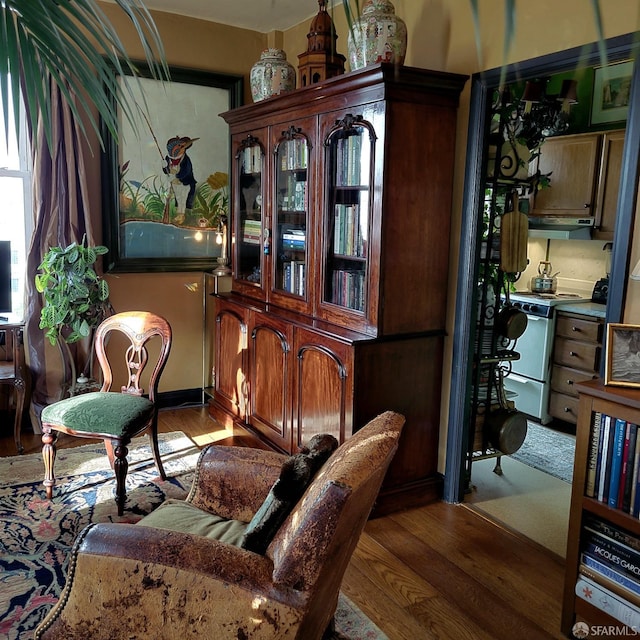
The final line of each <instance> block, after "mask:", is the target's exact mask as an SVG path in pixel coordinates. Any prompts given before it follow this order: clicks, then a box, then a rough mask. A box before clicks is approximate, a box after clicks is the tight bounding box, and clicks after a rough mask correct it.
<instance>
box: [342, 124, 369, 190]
mask: <svg viewBox="0 0 640 640" xmlns="http://www.w3.org/2000/svg"><path fill="white" fill-rule="evenodd" d="M362 160H363V158H362V137H361V136H360V135H357V134H353V135H349V136H347V137H345V138H338V142H337V145H336V185H338V186H356V185H366V184H369V176H368V172H369V163H368V162H363V161H362Z"/></svg>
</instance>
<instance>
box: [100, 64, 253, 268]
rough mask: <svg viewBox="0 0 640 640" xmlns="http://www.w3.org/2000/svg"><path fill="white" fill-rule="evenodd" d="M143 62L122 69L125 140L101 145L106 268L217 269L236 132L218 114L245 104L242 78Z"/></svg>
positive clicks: (121, 128) (121, 123)
mask: <svg viewBox="0 0 640 640" xmlns="http://www.w3.org/2000/svg"><path fill="white" fill-rule="evenodd" d="M136 66H137V68H138V69H139V71H140V76H141V77H139V78H135V77H133V76H131V75H127V74H123V75H118V77H117V80H118V83H119V85H120V86H119V88H120V90H121V91H123V92H125V93H128V94H129V95H132V96H133V97H134V98H135V101H136V109H135V112H134V113H132V114H130V116H128V115H127V114H123V113H120V111H121V109H120V106H119V105H118V106H117V110H118V127H119V131H118V141H117V143H116V142H114V140H113V138H112V137H110V136H105V138H106V139H107V140H108V142H107V145H106V147H105V150H104V152H103V154H102V171H101V174H102V193H103V220H104V244H105V245H106V246H107V247H108V249H109V253H108V254H107V256H106V262H105V268H106V269H107V270H108V271H116V272H117V271H119V272H143V271H207V270H210V269H213V268H214V267H215V266H216V259H217V258H218V257H219V256H220V253H221V249H222V244H221V242H220V239H221V223H222V222H223V221H225V220H226V216H227V215H228V213H229V188H228V185H229V174H230V138H229V130H228V125H227V124H226V122H225V121H224V120H223V118H221V117H220V115H219V114H220V113H223V112H225V111H228V110H229V109H233V108H235V107H237V106H239V105H240V104H241V103H242V92H243V80H242V77H241V76H235V75H227V74H221V73H210V72H205V71H198V70H193V69H185V68H180V67H170V68H169V70H170V78H171V80H170V81H168V82H163V81H160V80H156V79H154V78H153V77H151V73H150V71H149V68H148V66H146V65H145V64H143V63H136ZM222 216H224V217H225V218H222V220H221V217H222Z"/></svg>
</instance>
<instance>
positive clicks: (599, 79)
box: [591, 61, 633, 124]
mask: <svg viewBox="0 0 640 640" xmlns="http://www.w3.org/2000/svg"><path fill="white" fill-rule="evenodd" d="M632 74H633V62H632V61H626V62H618V63H617V64H609V65H607V66H606V67H596V68H595V69H594V76H593V99H592V102H591V124H604V123H607V122H620V121H622V120H626V118H627V112H628V111H629V98H630V95H631V76H632Z"/></svg>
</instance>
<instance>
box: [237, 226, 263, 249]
mask: <svg viewBox="0 0 640 640" xmlns="http://www.w3.org/2000/svg"><path fill="white" fill-rule="evenodd" d="M261 235H262V222H261V221H260V220H243V221H242V241H243V242H246V243H247V244H260V236H261Z"/></svg>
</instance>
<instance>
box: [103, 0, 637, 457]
mask: <svg viewBox="0 0 640 640" xmlns="http://www.w3.org/2000/svg"><path fill="white" fill-rule="evenodd" d="M504 4H505V2H504V0H482V2H480V3H479V5H480V11H481V52H482V53H481V55H482V59H481V60H479V59H478V55H477V50H476V43H475V35H474V30H473V21H472V16H471V11H470V2H468V1H464V0H394V5H395V7H396V13H397V14H398V15H399V16H401V17H402V18H403V19H404V20H405V21H406V23H407V27H408V41H409V45H408V51H407V57H406V61H405V63H406V64H407V65H411V66H417V67H426V68H431V69H437V70H442V71H451V72H456V73H464V74H468V75H470V74H472V73H475V72H477V71H479V70H481V69H491V68H495V67H498V66H500V65H501V64H502V63H503V62H507V63H512V62H516V61H521V60H527V59H530V58H534V57H537V56H541V55H544V54H548V53H552V52H555V51H559V50H563V49H567V48H571V47H575V46H579V45H581V44H586V43H590V42H593V41H595V40H597V37H598V35H597V32H596V29H595V26H594V22H593V19H592V15H591V9H590V7H591V4H590V3H589V2H587V1H586V0H563V1H562V2H558V1H557V0H538V1H537V2H535V3H533V2H523V1H520V2H517V3H516V4H517V18H516V25H515V34H514V36H515V37H514V43H513V46H512V48H511V49H510V51H509V53H508V56H507V57H506V60H503V53H502V52H503V34H504ZM103 6H104V9H105V11H106V12H107V14H108V15H109V16H110V17H111V18H112V19H113V20H114V22H115V24H116V25H117V26H118V28H119V29H120V32H121V35H122V38H123V40H124V41H125V43H133V42H134V41H135V34H134V33H133V31H132V29H131V27H130V26H128V25H127V24H126V22H125V20H124V19H123V18H122V16H121V15H120V14H119V12H118V10H117V8H116V7H115V6H114V5H107V4H105V5H103ZM601 6H602V11H603V18H604V36H605V37H607V38H608V37H612V36H616V35H621V34H624V33H628V32H631V31H634V30H636V29H638V28H639V25H640V16H639V8H640V3H638V2H637V1H636V0H606V1H605V0H603V1H602V2H601ZM154 18H155V19H156V22H157V26H158V28H159V30H160V33H161V35H162V37H163V40H164V42H165V47H166V53H167V59H168V61H169V63H170V64H172V65H179V66H185V67H192V68H197V69H205V70H206V69H210V70H212V71H223V72H229V73H237V74H243V75H244V76H245V83H246V86H245V100H246V101H250V91H249V86H248V73H249V70H250V68H251V66H252V65H253V63H254V62H255V61H256V60H257V59H258V58H259V55H260V51H261V50H262V49H263V48H264V47H266V46H281V47H282V48H284V49H285V51H286V52H287V57H288V60H289V61H290V62H291V63H292V64H293V65H294V66H297V63H298V55H299V54H300V53H302V52H303V51H305V50H306V46H307V37H306V36H307V32H308V27H309V23H310V20H309V21H308V22H304V23H302V24H300V25H298V26H297V27H295V28H293V29H290V30H288V31H286V32H284V33H279V32H274V33H271V34H260V33H256V32H252V31H246V30H242V29H235V28H230V27H224V26H221V25H217V24H215V23H212V22H206V21H201V20H195V19H189V18H183V17H179V16H175V15H172V14H162V13H154ZM334 21H335V25H336V30H337V33H338V36H339V38H338V51H339V52H341V53H343V54H344V55H345V56H346V55H347V33H348V28H347V26H346V22H345V20H344V15H343V12H342V8H341V7H339V6H338V7H336V9H335V12H334ZM131 55H132V56H134V57H135V56H138V57H139V56H140V55H141V52H140V51H139V50H138V49H137V46H133V45H132V47H131ZM468 103H469V84H467V86H466V87H465V90H464V92H463V94H462V97H461V104H460V109H459V117H458V132H457V140H456V157H457V161H456V167H455V176H454V180H455V193H454V205H453V211H452V240H451V247H452V252H451V268H450V289H451V291H454V290H455V275H456V269H457V261H458V245H459V238H460V236H461V233H463V231H462V230H461V229H460V220H461V207H462V190H463V177H464V164H465V155H466V154H465V146H466V133H467V121H468V111H469V109H468ZM94 169H95V174H94V175H97V172H98V160H97V159H96V160H95V163H94ZM97 184H98V185H99V182H98V183H97ZM98 193H99V189H96V196H97V194H98ZM98 200H99V198H98V197H96V201H97V202H96V203H94V204H95V206H94V210H95V211H96V216H99V215H101V214H100V205H99V202H98ZM634 255H635V256H636V259H637V258H640V247H634ZM201 281H202V278H201V277H200V278H199V277H198V276H197V275H196V274H188V273H185V274H143V275H142V274H141V275H136V274H120V275H118V276H109V282H110V285H111V287H112V290H113V299H114V303H115V304H116V307H117V308H119V309H124V308H134V307H141V306H145V305H146V306H149V307H150V308H154V309H156V310H158V311H160V312H162V313H164V314H165V315H166V316H167V317H168V318H169V320H170V321H171V322H172V324H173V325H174V328H175V329H176V334H178V337H177V339H176V347H175V349H174V352H173V354H172V356H171V360H170V362H169V365H168V367H167V370H166V373H165V375H164V377H163V384H162V387H161V389H162V390H176V389H185V388H192V387H195V386H199V384H200V379H201V375H200V373H199V369H198V368H197V367H195V363H194V360H196V359H197V358H198V357H201V354H202V342H201V341H202V337H201V336H202V291H201V284H199V283H201ZM636 287H637V288H638V289H639V290H640V283H637V285H636ZM636 298H637V299H638V302H637V303H636V301H635V300H636ZM629 304H631V305H634V307H635V306H636V304H637V307H638V308H640V291H639V293H638V295H636V296H633V299H630V303H629ZM454 311H455V300H453V297H452V299H451V302H450V308H449V319H448V326H449V330H450V331H449V334H450V335H452V333H453V317H454ZM448 353H449V356H450V345H449V352H448ZM445 370H447V368H445ZM447 383H448V379H447V377H446V376H445V389H444V391H443V401H444V407H445V410H444V411H443V417H442V429H443V435H444V429H446V422H447V417H446V416H447V412H446V407H447V404H448V393H449V389H448V386H447ZM445 442H446V439H445V438H444V437H443V438H442V439H441V443H442V448H443V450H444V445H445ZM441 458H442V456H441ZM441 466H442V465H441Z"/></svg>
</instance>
